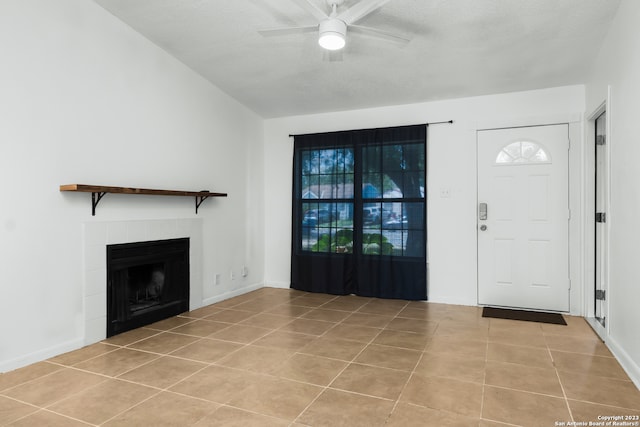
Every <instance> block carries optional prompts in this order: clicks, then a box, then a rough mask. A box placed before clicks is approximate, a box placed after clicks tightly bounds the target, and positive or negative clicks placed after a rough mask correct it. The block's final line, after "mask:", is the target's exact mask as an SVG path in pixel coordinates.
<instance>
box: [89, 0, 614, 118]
mask: <svg viewBox="0 0 640 427" xmlns="http://www.w3.org/2000/svg"><path fill="white" fill-rule="evenodd" d="M94 1H95V2H96V3H98V4H100V5H101V6H102V7H104V8H105V9H107V10H108V11H109V12H111V13H112V14H113V15H115V16H116V17H118V18H119V19H121V20H122V21H124V22H125V23H127V24H128V25H130V26H131V27H133V28H134V29H135V30H136V31H138V32H140V33H141V34H143V35H144V36H146V37H147V38H149V39H150V40H151V41H153V42H154V43H156V44H157V45H158V46H160V47H162V48H163V49H165V50H166V51H167V52H169V53H170V54H172V55H173V56H175V57H176V58H178V59H179V60H181V61H182V62H184V63H185V64H187V65H188V66H189V67H191V68H192V69H193V70H195V71H196V72H198V73H199V74H201V75H202V76H204V77H205V78H206V79H208V80H209V81H211V82H212V83H213V84H215V85H216V86H218V87H219V88H220V89H222V90H223V91H225V92H226V93H228V94H229V95H230V96H232V97H233V98H235V99H237V100H238V101H239V102H241V103H243V104H244V105H246V106H247V107H248V108H250V109H252V110H253V111H255V112H256V113H258V114H259V115H261V116H262V117H265V118H270V117H280V116H289V115H298V114H310V113H319V112H327V111H340V110H350V109H356V108H366V107H376V106H385V105H397V104H407V103H413V102H421V101H430V100H436V99H448V98H458V97H464V96H475V95H484V94H491V93H503V92H511V91H519V90H530V89H539V88H547V87H554V86H562V85H569V84H579V83H584V82H585V80H586V77H587V75H588V72H589V69H590V67H591V65H592V61H593V59H594V57H595V53H596V52H597V50H598V49H599V47H600V44H601V42H602V40H603V38H604V36H605V35H606V33H607V31H608V29H609V26H610V22H611V19H612V18H613V16H614V14H615V12H616V10H617V8H618V4H619V2H620V1H619V0H392V1H390V2H389V3H387V4H386V5H385V6H383V7H382V8H381V9H379V10H378V11H376V12H374V13H372V14H371V15H368V16H366V17H365V18H363V19H362V20H361V21H359V22H358V24H360V25H365V26H369V27H374V28H377V29H380V30H384V31H387V32H391V33H395V34H398V35H401V36H404V37H406V38H409V39H411V41H410V42H409V43H408V44H407V45H404V46H401V45H398V44H395V43H392V42H388V41H382V40H379V39H374V38H371V37H369V36H365V35H361V34H355V33H348V34H347V46H346V48H345V49H344V53H343V58H342V61H327V60H326V58H324V56H326V55H323V50H322V49H321V48H320V47H319V46H318V45H317V34H315V33H306V34H294V35H286V36H278V37H262V36H261V35H260V34H258V30H261V29H267V28H276V27H289V26H303V25H314V24H316V23H317V21H316V20H315V18H314V17H313V16H311V15H310V14H309V13H307V12H306V11H304V10H303V9H302V8H301V7H299V6H298V5H297V4H296V1H294V0H229V1H222V0H94ZM312 1H314V2H315V3H316V4H317V5H318V6H320V7H323V8H324V7H325V6H326V3H324V2H325V0H312ZM357 2H358V0H345V3H344V5H343V7H348V6H352V5H354V4H355V3H357Z"/></svg>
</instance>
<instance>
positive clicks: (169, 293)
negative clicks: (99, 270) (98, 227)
mask: <svg viewBox="0 0 640 427" xmlns="http://www.w3.org/2000/svg"><path fill="white" fill-rule="evenodd" d="M187 310H189V239H188V238H184V239H171V240H156V241H152V242H136V243H125V244H120V245H108V246H107V337H110V336H113V335H116V334H119V333H121V332H125V331H128V330H131V329H134V328H138V327H141V326H144V325H148V324H150V323H153V322H157V321H159V320H162V319H166V318H168V317H172V316H175V315H177V314H180V313H183V312H185V311H187Z"/></svg>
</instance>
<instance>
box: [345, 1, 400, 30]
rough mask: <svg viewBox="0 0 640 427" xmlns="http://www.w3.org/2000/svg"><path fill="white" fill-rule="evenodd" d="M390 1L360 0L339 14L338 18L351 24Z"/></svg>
mask: <svg viewBox="0 0 640 427" xmlns="http://www.w3.org/2000/svg"><path fill="white" fill-rule="evenodd" d="M390 1H391V0H360V2H359V3H357V4H355V5H354V6H352V7H350V8H349V9H347V10H345V11H344V12H342V13H341V14H340V15H338V19H341V20H342V21H344V22H345V23H346V24H347V25H351V24H353V23H354V22H356V21H358V20H360V19H362V18H364V17H365V16H367V15H368V14H370V13H371V12H373V11H374V10H376V9H379V8H381V7H382V6H384V5H385V4H387V3H389V2H390Z"/></svg>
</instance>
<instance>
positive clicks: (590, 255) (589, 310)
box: [583, 86, 613, 339]
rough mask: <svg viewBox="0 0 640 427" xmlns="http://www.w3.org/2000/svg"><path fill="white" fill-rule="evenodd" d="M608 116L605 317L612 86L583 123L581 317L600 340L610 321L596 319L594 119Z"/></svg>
mask: <svg viewBox="0 0 640 427" xmlns="http://www.w3.org/2000/svg"><path fill="white" fill-rule="evenodd" d="M604 112H606V113H607V121H606V126H605V132H606V134H607V142H606V144H605V146H604V151H605V156H606V159H605V160H606V163H607V165H606V173H605V174H604V176H603V178H604V181H605V183H604V185H605V187H606V198H605V201H604V203H605V212H606V213H607V221H606V222H605V223H604V227H605V230H606V231H605V238H604V240H603V242H602V244H603V245H604V247H605V248H604V251H605V257H604V259H603V262H604V264H605V277H604V278H605V281H606V283H607V297H606V299H605V303H604V305H605V307H606V308H605V312H606V315H607V317H610V314H611V313H610V301H611V287H610V284H611V280H610V279H611V277H610V271H609V270H610V268H609V267H610V265H611V251H610V247H611V243H610V235H611V233H610V231H611V216H612V215H611V166H612V165H611V141H612V140H613V138H612V132H611V119H612V114H611V87H610V86H609V87H608V88H607V95H606V99H605V100H604V101H602V103H600V105H599V106H598V107H597V108H596V109H595V110H593V111H592V112H591V113H590V114H589V115H586V120H585V147H586V149H585V156H584V189H583V191H584V193H583V194H584V201H585V203H584V212H585V221H584V230H583V232H584V251H583V252H584V254H583V256H584V263H585V264H584V265H585V274H586V276H585V292H584V301H583V312H584V317H585V318H586V319H587V321H588V322H589V324H590V325H591V327H592V328H593V329H594V330H595V332H596V333H597V334H598V335H600V337H601V338H603V339H604V337H606V336H608V333H609V325H610V322H609V321H607V322H605V325H604V326H603V325H602V324H601V323H600V322H599V321H598V320H597V319H596V318H595V304H594V298H595V287H596V281H595V273H596V265H595V206H596V201H595V186H596V181H595V171H596V163H595V162H596V158H595V146H596V136H595V128H596V124H595V123H596V119H597V118H598V117H599V116H600V115H601V114H602V113H604Z"/></svg>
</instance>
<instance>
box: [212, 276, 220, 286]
mask: <svg viewBox="0 0 640 427" xmlns="http://www.w3.org/2000/svg"><path fill="white" fill-rule="evenodd" d="M221 281H222V277H220V273H216V275H215V276H214V278H213V285H214V286H217V285H219V284H220V282H221Z"/></svg>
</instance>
